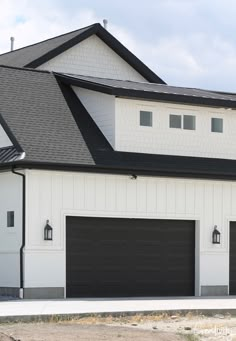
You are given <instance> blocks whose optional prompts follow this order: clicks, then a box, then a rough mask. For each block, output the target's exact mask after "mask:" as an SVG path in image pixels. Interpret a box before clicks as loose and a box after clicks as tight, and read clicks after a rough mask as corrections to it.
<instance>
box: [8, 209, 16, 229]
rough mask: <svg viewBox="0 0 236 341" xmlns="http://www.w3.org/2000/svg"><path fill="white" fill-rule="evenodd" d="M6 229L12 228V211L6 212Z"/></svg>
mask: <svg viewBox="0 0 236 341" xmlns="http://www.w3.org/2000/svg"><path fill="white" fill-rule="evenodd" d="M7 227H14V211H8V212H7Z"/></svg>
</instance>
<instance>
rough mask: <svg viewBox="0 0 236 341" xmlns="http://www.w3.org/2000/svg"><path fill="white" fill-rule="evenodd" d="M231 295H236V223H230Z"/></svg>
mask: <svg viewBox="0 0 236 341" xmlns="http://www.w3.org/2000/svg"><path fill="white" fill-rule="evenodd" d="M229 254H230V256H229V269H230V270H229V294H230V295H236V222H231V223H230V253H229Z"/></svg>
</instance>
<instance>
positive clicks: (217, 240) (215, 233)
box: [212, 225, 220, 244]
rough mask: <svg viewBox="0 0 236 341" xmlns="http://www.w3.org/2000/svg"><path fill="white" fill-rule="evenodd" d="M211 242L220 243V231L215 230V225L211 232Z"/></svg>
mask: <svg viewBox="0 0 236 341" xmlns="http://www.w3.org/2000/svg"><path fill="white" fill-rule="evenodd" d="M212 244H220V232H219V231H218V230H217V225H215V226H214V230H213V232H212Z"/></svg>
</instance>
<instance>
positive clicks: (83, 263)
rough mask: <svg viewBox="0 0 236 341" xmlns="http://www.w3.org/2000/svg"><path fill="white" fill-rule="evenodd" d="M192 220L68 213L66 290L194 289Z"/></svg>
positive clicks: (158, 292)
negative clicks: (86, 216)
mask: <svg viewBox="0 0 236 341" xmlns="http://www.w3.org/2000/svg"><path fill="white" fill-rule="evenodd" d="M194 231H195V227H194V222H193V221H173V220H154V219H146V220H145V219H116V218H85V217H68V218H67V227H66V249H67V260H66V269H67V296H68V297H105V296H113V297H115V296H117V297H120V296H163V295H164V296H165V295H167V296H178V295H193V294H194V253H195V251H194V248H195V232H194Z"/></svg>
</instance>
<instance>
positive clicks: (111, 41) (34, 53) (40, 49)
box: [0, 23, 165, 84]
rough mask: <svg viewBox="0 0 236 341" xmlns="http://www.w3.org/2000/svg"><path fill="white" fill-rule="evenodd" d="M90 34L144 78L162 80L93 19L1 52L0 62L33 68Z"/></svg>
mask: <svg viewBox="0 0 236 341" xmlns="http://www.w3.org/2000/svg"><path fill="white" fill-rule="evenodd" d="M94 34H95V35H97V37H99V38H100V39H101V40H102V41H103V42H104V43H105V44H106V45H107V46H109V47H110V48H111V49H112V50H113V51H114V52H115V53H116V54H117V55H119V56H120V57H121V58H122V59H123V60H125V61H126V62H127V63H128V64H129V65H130V66H131V67H132V68H133V69H135V70H136V71H137V72H138V73H139V74H140V75H142V76H143V77H144V78H145V79H146V80H147V81H149V82H153V83H159V84H165V82H164V81H163V80H162V79H161V78H160V77H158V76H157V75H156V74H155V73H154V72H153V71H152V70H150V69H149V68H148V67H147V66H146V65H145V64H144V63H143V62H142V61H141V60H139V59H138V58H137V57H136V56H135V55H134V54H133V53H132V52H130V51H129V50H128V49H127V48H126V47H125V46H124V45H122V44H121V43H120V42H119V41H118V40H117V39H116V38H115V37H114V36H113V35H112V34H111V33H110V32H109V31H107V30H106V29H105V28H104V27H103V26H102V25H101V24H100V23H95V24H92V25H89V26H86V27H84V28H80V29H78V30H75V31H71V32H69V33H65V34H62V35H59V36H56V37H54V38H50V39H47V40H44V41H41V42H39V43H36V44H33V45H29V46H26V47H22V48H20V49H17V50H14V51H11V52H7V53H5V54H2V55H0V64H1V65H8V66H15V67H28V68H37V67H40V65H42V64H44V63H46V62H47V61H49V60H51V59H53V58H54V57H56V56H58V55H59V54H61V53H63V52H65V51H66V50H68V49H70V48H71V47H73V46H75V45H77V44H79V43H80V42H82V41H84V40H85V39H87V38H89V37H91V36H92V35H94Z"/></svg>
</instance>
